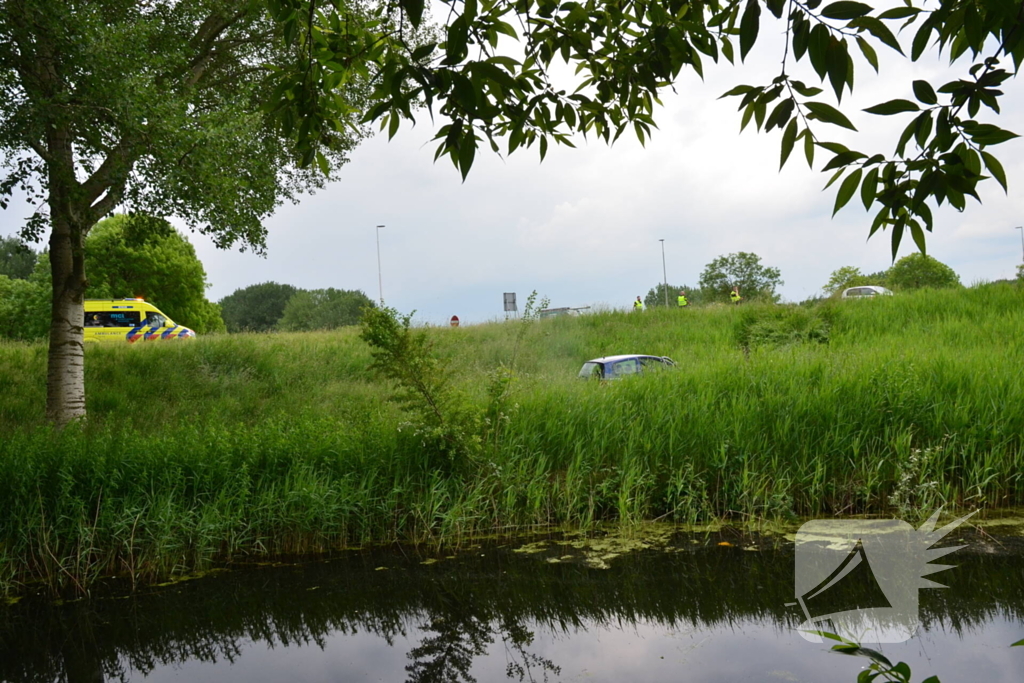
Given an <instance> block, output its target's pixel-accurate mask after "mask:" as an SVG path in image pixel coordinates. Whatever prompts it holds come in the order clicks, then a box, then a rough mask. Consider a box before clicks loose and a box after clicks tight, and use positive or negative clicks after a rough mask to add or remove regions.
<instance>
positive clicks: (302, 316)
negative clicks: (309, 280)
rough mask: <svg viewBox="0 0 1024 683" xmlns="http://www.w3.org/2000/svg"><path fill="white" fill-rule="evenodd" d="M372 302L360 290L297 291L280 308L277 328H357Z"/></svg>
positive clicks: (293, 329)
mask: <svg viewBox="0 0 1024 683" xmlns="http://www.w3.org/2000/svg"><path fill="white" fill-rule="evenodd" d="M372 308H374V303H373V301H372V300H371V299H370V298H369V297H368V296H366V294H364V293H363V292H362V291H360V290H347V289H334V288H333V287H329V288H327V289H313V290H309V291H307V290H304V289H300V290H299V291H297V292H296V293H295V294H294V295H293V296H292V297H291V299H289V300H288V303H287V304H286V305H285V307H284V313H283V314H282V316H281V320H280V322H279V324H278V327H280V329H282V330H286V331H290V332H304V331H311V330H334V329H337V328H339V327H345V326H348V325H358V324H359V321H360V319H361V316H362V314H363V311H364V310H367V309H372Z"/></svg>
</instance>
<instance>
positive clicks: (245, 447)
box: [0, 286, 1024, 592]
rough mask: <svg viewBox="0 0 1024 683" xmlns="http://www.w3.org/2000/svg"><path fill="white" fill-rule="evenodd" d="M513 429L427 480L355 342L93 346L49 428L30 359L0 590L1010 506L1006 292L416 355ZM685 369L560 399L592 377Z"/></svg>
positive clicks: (14, 378)
mask: <svg viewBox="0 0 1024 683" xmlns="http://www.w3.org/2000/svg"><path fill="white" fill-rule="evenodd" d="M429 332H430V334H431V335H433V337H434V339H435V342H436V345H437V349H438V352H439V353H441V354H445V355H448V356H450V357H452V359H453V362H452V363H451V368H452V372H454V373H455V375H456V380H457V382H458V383H459V384H460V386H461V387H462V388H463V389H464V390H465V391H466V392H467V393H468V394H469V395H470V396H472V397H473V399H474V400H476V401H478V402H480V403H481V404H482V402H484V401H485V400H486V395H487V384H488V375H489V373H490V372H491V371H493V369H494V368H495V366H496V365H497V364H499V363H502V362H505V363H507V362H508V361H509V359H510V358H511V357H512V355H513V353H514V354H515V357H516V358H517V374H516V380H515V383H514V388H513V393H512V394H511V396H510V397H509V398H508V401H507V403H506V405H505V406H504V409H503V412H504V414H505V418H504V419H506V420H507V424H505V425H504V428H503V429H502V431H501V438H500V439H499V440H498V441H496V442H491V443H490V444H489V445H488V447H486V448H485V449H484V451H483V454H482V455H481V456H480V457H479V458H478V459H477V460H476V461H474V462H473V463H472V464H471V465H472V466H471V467H470V468H468V469H466V470H462V471H460V473H458V474H453V475H444V474H442V473H441V472H439V471H437V470H436V469H434V468H433V467H432V465H431V463H432V462H434V461H433V460H432V459H431V457H430V455H431V454H430V453H429V452H428V449H425V448H424V446H423V440H422V438H421V437H420V436H418V435H417V433H416V426H415V425H413V424H410V423H409V422H408V420H409V418H408V417H407V416H406V415H403V414H402V413H401V412H400V411H399V410H398V409H397V408H396V407H395V406H394V405H393V404H392V403H391V402H390V401H389V395H390V389H389V388H388V387H386V386H383V385H382V384H381V383H380V382H379V381H378V380H376V379H375V378H374V377H373V376H372V375H371V374H370V372H369V371H368V370H367V366H368V365H369V362H370V354H369V349H368V348H367V347H366V346H365V345H364V344H363V343H362V342H361V341H359V339H358V337H357V336H356V332H355V331H354V330H346V331H341V332H337V333H310V334H292V335H263V336H261V335H235V336H219V337H216V336H210V337H207V338H200V339H197V340H195V343H176V344H162V345H158V344H153V345H138V346H109V347H96V348H90V349H88V351H87V358H86V382H87V391H88V408H89V421H88V423H87V424H85V425H80V426H73V427H71V428H68V429H66V430H64V431H63V432H59V433H58V432H53V431H51V430H50V429H49V427H47V426H46V424H45V422H44V419H43V405H42V401H43V383H44V382H43V379H44V376H45V348H43V347H42V346H38V345H27V344H6V345H0V370H2V371H0V434H2V440H0V591H2V592H10V591H14V590H20V589H21V587H23V586H24V585H26V584H28V583H30V582H32V581H43V582H44V583H45V584H46V585H48V586H50V587H51V588H53V589H55V590H65V589H66V590H74V591H79V592H81V591H85V590H88V587H89V586H90V585H92V583H93V582H94V581H95V580H96V579H97V578H98V577H100V576H105V575H110V574H116V575H121V576H125V577H128V578H129V579H130V580H132V581H135V582H144V581H152V580H157V579H160V578H163V577H167V576H170V575H175V574H180V573H184V572H190V571H194V570H196V569H201V568H203V567H207V566H209V565H210V564H211V563H212V562H215V561H218V560H221V559H225V558H228V557H232V556H237V555H240V554H250V555H258V556H264V555H266V556H270V555H282V554H293V553H307V552H323V551H327V550H330V549H333V548H338V547H341V546H344V545H351V544H363V543H370V542H388V541H392V540H412V541H417V542H424V541H429V542H455V541H457V540H458V539H459V538H461V537H463V536H465V535H466V534H471V533H479V532H483V531H492V530H508V529H513V528H522V527H527V526H531V525H539V524H570V525H576V526H586V525H589V524H592V523H594V522H596V521H599V520H607V519H618V520H625V521H638V520H642V519H651V518H668V519H675V520H680V521H696V520H704V519H708V518H711V517H718V516H730V515H735V516H750V515H752V516H758V517H776V516H782V517H790V516H795V515H824V514H828V515H832V514H848V513H863V512H872V513H879V512H895V513H898V514H902V515H912V514H914V511H915V510H918V509H931V508H932V507H934V506H937V505H946V506H950V507H980V508H992V507H1004V506H1012V505H1020V504H1024V448H1022V434H1024V411H1022V410H1021V408H1020V407H1021V406H1022V405H1024V376H1022V373H1021V372H1020V371H1019V369H1020V367H1022V361H1024V341H1022V332H1024V291H1022V290H1021V289H1020V288H1017V287H1012V286H988V287H979V288H974V289H969V290H962V291H946V292H938V291H934V292H932V291H924V292H918V293H915V294H910V295H903V296H897V297H891V298H889V297H886V298H882V299H874V300H868V301H840V302H828V303H826V304H824V305H822V306H821V307H819V308H815V309H810V311H808V310H806V309H795V308H789V307H771V306H766V307H756V306H740V307H730V306H716V307H708V308H704V309H695V310H686V311H673V310H665V311H661V310H652V311H648V312H646V313H643V314H635V313H615V312H609V313H600V314H594V315H590V316H582V317H579V318H562V319H553V320H543V321H538V322H536V323H533V324H530V325H525V326H524V325H523V324H522V323H517V322H510V323H493V324H488V325H478V326H469V327H464V328H458V329H440V328H439V329H435V330H430V331H429ZM624 352H641V353H651V354H658V355H669V356H671V357H673V358H674V359H675V360H676V361H677V362H678V364H679V367H678V368H677V369H676V370H673V371H669V372H664V373H662V374H658V375H651V376H645V377H639V378H634V379H632V380H629V381H620V382H607V383H594V382H584V381H581V380H578V379H576V377H575V374H576V372H577V370H578V368H579V366H580V365H581V363H582V362H583V361H584V360H587V359H589V358H593V357H597V356H602V355H607V354H612V353H624Z"/></svg>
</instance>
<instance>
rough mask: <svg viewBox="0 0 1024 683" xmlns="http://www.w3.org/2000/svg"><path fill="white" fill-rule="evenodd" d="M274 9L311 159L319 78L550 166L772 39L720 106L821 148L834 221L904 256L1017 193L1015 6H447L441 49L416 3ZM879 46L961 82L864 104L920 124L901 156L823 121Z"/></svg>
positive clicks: (1022, 42)
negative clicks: (773, 48) (775, 53)
mask: <svg viewBox="0 0 1024 683" xmlns="http://www.w3.org/2000/svg"><path fill="white" fill-rule="evenodd" d="M270 1H271V4H272V5H273V6H274V7H275V8H276V14H275V16H277V17H278V18H279V20H280V21H282V22H284V23H285V25H286V26H288V27H290V30H289V31H288V32H287V33H288V35H290V36H291V37H292V38H293V40H294V41H295V43H296V44H297V45H300V46H302V47H303V54H308V56H309V58H308V60H307V61H306V63H305V64H304V65H303V69H304V70H303V71H301V72H294V73H290V74H284V75H282V77H281V78H280V79H279V81H278V90H277V95H276V97H277V99H279V100H280V101H281V102H282V107H283V108H282V111H287V112H289V115H290V116H293V117H294V116H298V117H304V120H307V121H310V122H311V123H309V127H308V129H307V130H306V131H305V132H303V131H299V132H298V135H297V136H296V138H297V144H298V145H299V148H300V149H302V150H303V155H304V157H305V158H310V157H312V156H313V155H315V152H316V150H317V149H318V148H319V145H320V139H319V137H318V134H319V133H318V131H320V130H322V129H327V128H329V127H330V125H333V123H334V119H332V118H331V115H330V114H329V113H328V112H329V111H330V109H331V106H330V93H329V92H328V91H326V90H324V89H323V88H322V84H323V83H324V82H326V81H327V80H328V79H330V78H344V77H346V74H349V73H352V72H356V73H359V74H363V75H366V76H368V77H369V78H370V79H371V82H372V83H373V91H372V93H371V94H370V100H369V101H370V107H369V109H368V111H367V112H366V115H365V120H366V121H377V122H379V123H380V125H381V128H382V129H383V128H387V130H388V134H389V135H391V136H393V135H394V134H395V133H396V132H397V131H398V129H399V127H400V122H401V120H403V119H406V120H411V119H412V118H413V113H412V112H413V110H414V108H415V106H416V105H418V104H423V105H426V106H427V107H428V108H429V109H430V112H431V114H432V116H435V115H436V116H438V118H439V119H440V121H439V123H440V126H439V128H438V130H437V135H436V140H437V141H438V142H439V144H438V147H437V154H436V156H437V157H441V156H447V157H449V158H450V159H451V161H452V162H453V163H454V164H455V166H456V167H457V168H458V169H459V171H460V172H461V173H462V175H463V177H465V175H466V174H467V173H468V172H469V169H470V167H471V166H472V164H473V161H474V159H475V156H476V152H477V149H478V148H479V147H480V146H481V145H487V146H489V147H490V148H491V149H492V150H493V151H495V152H502V151H505V152H508V153H512V152H514V151H516V150H517V149H519V148H521V147H532V146H534V145H536V146H537V147H538V148H539V151H540V156H541V158H543V157H544V155H545V154H546V152H547V149H548V147H549V145H550V144H551V143H556V144H565V145H569V146H572V145H573V142H572V136H573V135H574V134H582V135H584V136H593V137H596V138H598V139H602V140H605V141H608V142H611V141H614V140H616V139H617V138H618V137H619V136H620V135H622V134H623V133H624V132H625V131H627V130H630V131H632V133H633V134H635V135H636V136H637V137H638V138H639V139H640V141H641V142H644V141H646V139H647V138H648V137H649V136H650V134H651V130H652V128H653V127H654V126H655V120H654V112H655V109H654V107H655V104H656V103H657V102H658V97H659V94H660V93H661V92H662V91H663V90H664V89H666V88H671V87H672V86H673V83H674V81H675V80H676V78H677V77H678V76H679V74H680V72H681V71H682V70H683V69H692V70H693V71H694V72H696V73H697V74H698V75H701V76H702V75H703V71H704V64H705V62H706V61H707V60H711V61H715V62H718V61H719V60H721V59H725V60H727V61H729V62H730V63H735V62H736V61H737V60H743V59H745V58H747V57H748V56H749V55H750V52H751V49H752V48H753V47H754V45H755V44H756V42H757V40H758V37H759V35H761V34H762V33H764V32H766V31H770V32H774V33H782V34H783V35H784V37H785V46H784V48H783V53H782V54H781V55H779V57H780V68H779V75H778V76H777V77H775V78H774V79H773V80H772V81H771V82H770V83H766V84H761V85H739V86H736V87H735V88H733V89H731V90H730V91H729V92H727V93H725V95H724V96H729V97H737V98H739V110H740V111H741V112H742V115H741V124H740V125H741V128H743V127H746V126H747V125H749V124H750V123H751V122H753V123H754V124H755V126H756V127H757V128H758V129H759V130H764V131H773V130H778V131H779V132H780V133H781V151H780V165H784V164H785V163H786V161H787V160H788V159H789V157H790V155H791V154H792V152H793V151H794V149H796V148H797V146H798V145H799V146H800V147H801V148H802V150H803V154H804V156H805V158H806V161H807V163H808V165H809V166H812V167H813V164H814V162H815V156H816V154H817V156H818V157H819V159H820V158H821V157H822V156H823V155H827V156H826V157H825V163H824V164H823V166H822V170H823V171H826V172H829V173H830V174H831V178H830V180H829V184H828V186H831V185H834V184H837V188H838V189H837V193H836V200H835V207H834V210H835V211H838V210H839V209H841V208H842V207H844V206H845V205H847V204H848V203H849V202H850V200H851V199H852V198H853V197H855V196H859V198H860V200H861V201H862V202H863V204H864V206H865V207H867V208H872V207H873V208H875V209H876V213H875V218H874V221H873V223H872V225H871V229H870V233H871V234H874V233H875V232H877V231H878V230H885V229H888V230H890V231H891V235H892V245H893V258H894V259H895V254H896V249H897V247H898V246H899V244H900V242H901V240H902V237H903V235H904V234H905V233H906V232H909V233H910V234H911V235H912V237H913V239H914V241H915V243H916V244H917V245H918V246H919V247H920V248H921V249H923V248H924V244H925V232H926V231H928V230H931V229H932V228H933V227H934V220H933V218H932V208H931V207H932V206H940V205H942V204H944V203H947V202H948V203H949V204H950V205H952V206H953V207H955V208H957V209H959V210H963V209H964V208H965V206H966V199H965V198H966V197H968V196H971V197H975V198H978V197H979V195H978V192H977V186H978V184H979V183H980V182H981V181H982V180H984V179H985V178H986V177H992V178H995V180H996V181H997V182H998V183H999V184H1000V185H1001V186H1002V187H1003V189H1004V190H1005V189H1006V187H1007V180H1006V176H1005V173H1004V171H1003V169H1002V166H1001V164H1000V162H999V160H998V159H997V158H996V157H995V156H994V154H993V153H992V148H994V147H995V146H996V145H999V144H1001V143H1003V142H1006V141H1007V140H1010V139H1012V138H1014V137H1016V134H1014V133H1012V132H1010V131H1006V130H1003V129H1001V128H999V127H998V126H996V125H995V124H993V123H991V122H990V121H989V119H992V118H993V116H994V115H997V114H998V113H999V112H1000V109H999V98H1000V97H1001V96H1002V94H1003V92H1002V90H1001V87H1002V85H1003V84H1004V83H1005V82H1006V81H1007V80H1008V79H1009V78H1010V77H1011V76H1012V75H1013V74H1014V73H1015V72H1016V70H1017V68H1018V67H1019V65H1020V63H1021V60H1022V59H1024V30H1021V28H1020V23H1021V19H1022V16H1021V15H1022V12H1021V8H1020V7H1021V6H1020V3H1019V2H1016V1H1014V0H939V1H938V2H937V3H925V2H924V1H923V0H905V3H904V4H903V5H901V6H897V7H892V6H891V5H890V3H885V5H886V6H885V7H884V8H882V7H877V8H876V7H875V6H873V5H870V4H867V3H863V2H855V1H851V0H838V1H836V2H828V3H825V4H823V3H822V2H821V0H809V1H808V2H785V0H697V1H688V0H664V1H651V0H579V1H577V0H565V1H563V0H515V1H513V0H442V4H443V5H446V6H447V8H446V9H447V11H446V12H445V17H446V19H445V22H444V26H443V27H442V28H441V31H440V36H439V38H438V40H436V41H431V40H422V39H421V40H418V41H414V40H411V38H410V36H411V35H412V33H411V32H408V31H406V30H405V28H406V23H405V22H407V23H408V24H411V25H412V26H413V27H416V26H420V25H421V24H422V22H423V21H424V7H425V3H424V2H423V0H398V2H397V6H398V8H399V9H400V15H399V17H397V18H395V17H394V16H393V14H391V15H389V13H388V8H390V7H392V5H390V4H381V5H379V6H378V7H377V8H376V9H371V10H369V11H368V12H366V13H364V14H362V15H360V16H359V18H358V20H353V16H354V15H353V14H352V13H349V12H346V11H345V10H344V9H343V8H341V7H339V6H338V5H323V4H320V5H316V6H315V10H316V11H312V10H313V8H314V6H313V5H311V4H310V2H311V0H270ZM307 17H311V18H313V20H309V21H308V20H307ZM323 25H330V26H331V30H320V29H319V27H320V26H323ZM898 35H899V36H902V40H901V38H899V37H897V36H898ZM421 38H422V37H421ZM880 51H884V52H886V53H888V54H889V55H890V56H892V57H895V56H897V55H899V56H900V57H902V58H907V59H911V60H914V61H916V60H918V59H920V58H921V57H922V55H924V54H926V53H928V52H930V51H938V52H939V53H941V54H945V55H947V56H948V57H949V58H950V59H951V60H954V61H956V60H961V61H960V63H962V64H963V76H962V77H961V78H958V79H955V80H952V81H949V82H946V83H935V84H933V83H929V82H928V81H925V80H915V81H913V82H912V83H907V87H906V96H905V97H901V98H897V99H894V100H891V101H888V102H882V103H879V104H877V105H874V106H872V107H869V108H867V110H866V111H867V112H868V113H870V114H873V115H877V116H893V115H908V116H909V119H910V120H909V122H908V124H907V126H906V128H905V129H904V131H903V133H902V134H901V135H900V138H899V139H898V141H896V142H895V144H894V146H893V149H892V151H891V152H890V153H867V152H861V151H857V150H854V149H850V148H848V147H846V146H845V145H843V144H840V143H837V142H830V141H829V140H828V135H829V133H828V131H829V130H833V129H831V128H829V127H830V126H838V127H841V128H845V129H850V130H855V127H854V124H853V123H852V122H851V120H850V118H849V116H848V115H847V114H845V113H843V111H841V110H840V108H839V107H838V106H837V105H841V104H842V98H843V95H844V93H847V92H851V91H852V90H853V86H854V82H855V79H854V74H855V71H856V70H857V68H858V67H857V63H858V62H864V63H867V64H868V65H870V67H871V68H872V69H874V70H875V71H876V72H877V71H878V70H879V69H880V59H879V54H878V53H879V52H880ZM855 57H857V59H855ZM557 62H565V63H566V64H568V65H569V66H570V67H571V69H570V70H572V71H574V76H573V77H571V78H569V79H568V83H567V87H563V86H562V83H563V82H564V81H565V79H561V77H560V79H559V80H556V79H555V78H554V77H553V76H552V71H553V69H554V67H555V66H556V63H557ZM801 74H805V75H801ZM808 79H810V80H811V83H810V84H809V83H807V82H806V81H808ZM814 81H819V82H820V83H821V84H822V85H823V86H824V87H818V86H817V85H815V84H814ZM825 88H827V89H828V90H829V91H831V95H832V96H834V98H835V99H834V102H835V104H833V103H832V101H830V99H831V98H830V96H829V94H827V93H826V92H825ZM986 111H987V113H986ZM986 174H987V175H986ZM840 181H841V182H840ZM828 186H826V187H828Z"/></svg>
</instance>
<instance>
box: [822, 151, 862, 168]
mask: <svg viewBox="0 0 1024 683" xmlns="http://www.w3.org/2000/svg"><path fill="white" fill-rule="evenodd" d="M863 158H864V154H863V153H861V152H854V151H850V152H840V153H839V154H837V155H835V156H834V157H832V160H831V161H829V162H828V163H827V164H825V167H824V168H823V169H821V170H822V171H831V170H832V169H833V168H840V167H841V166H849V165H850V164H852V163H853V162H854V161H857V160H858V159H863Z"/></svg>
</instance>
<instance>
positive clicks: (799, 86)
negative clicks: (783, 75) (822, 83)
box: [790, 81, 823, 97]
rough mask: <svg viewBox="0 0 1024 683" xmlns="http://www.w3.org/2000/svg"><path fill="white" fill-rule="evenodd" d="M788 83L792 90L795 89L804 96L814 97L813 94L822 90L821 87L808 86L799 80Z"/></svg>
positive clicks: (818, 93)
mask: <svg viewBox="0 0 1024 683" xmlns="http://www.w3.org/2000/svg"><path fill="white" fill-rule="evenodd" d="M790 85H792V86H793V90H796V91H797V92H798V93H800V94H801V95H803V96H804V97H814V96H815V95H820V94H821V93H822V92H823V91H822V89H821V88H808V87H807V86H806V85H804V84H803V83H801V82H800V81H793V82H792V83H791V84H790Z"/></svg>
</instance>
